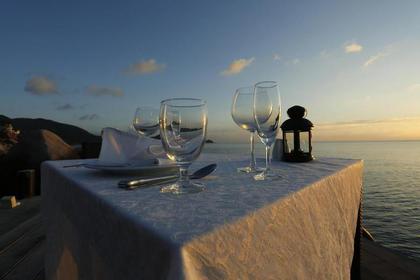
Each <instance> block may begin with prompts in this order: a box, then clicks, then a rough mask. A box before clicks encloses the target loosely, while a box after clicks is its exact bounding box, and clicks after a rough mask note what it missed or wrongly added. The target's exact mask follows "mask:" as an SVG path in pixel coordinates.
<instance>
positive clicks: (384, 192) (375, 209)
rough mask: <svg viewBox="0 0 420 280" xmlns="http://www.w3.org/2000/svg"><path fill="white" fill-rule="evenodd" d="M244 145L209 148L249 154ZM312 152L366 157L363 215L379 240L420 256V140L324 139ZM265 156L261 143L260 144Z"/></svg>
mask: <svg viewBox="0 0 420 280" xmlns="http://www.w3.org/2000/svg"><path fill="white" fill-rule="evenodd" d="M248 149H249V148H248V145H244V144H208V145H206V148H205V150H206V151H207V152H226V153H236V154H246V153H248ZM314 154H315V155H316V156H326V157H345V158H360V159H363V160H364V163H365V169H364V198H363V219H364V221H363V222H364V227H366V228H367V229H368V230H369V231H370V232H371V233H372V235H373V236H374V238H375V239H376V241H377V242H379V243H381V244H382V245H384V246H386V247H389V248H393V249H395V250H397V251H399V252H400V253H401V254H404V255H406V256H409V257H411V258H413V259H416V260H420V142H323V143H315V144H314ZM257 155H258V156H259V157H260V156H261V157H262V156H263V146H262V145H258V146H257Z"/></svg>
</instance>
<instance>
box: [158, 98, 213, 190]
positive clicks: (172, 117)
mask: <svg viewBox="0 0 420 280" xmlns="http://www.w3.org/2000/svg"><path fill="white" fill-rule="evenodd" d="M159 123H160V135H161V140H162V145H163V148H164V149H165V152H166V154H167V156H168V157H169V158H170V159H172V160H175V161H176V163H177V165H178V166H179V179H178V181H177V182H176V183H173V184H170V185H167V186H164V187H162V188H161V192H170V193H174V194H185V193H196V192H200V191H202V190H204V185H203V184H202V183H197V182H194V183H193V182H190V180H189V177H188V167H189V166H190V165H191V163H192V161H194V160H195V159H197V157H198V156H199V155H200V153H201V150H202V149H203V146H204V143H205V140H206V133H207V106H206V102H205V101H203V100H200V99H194V98H173V99H167V100H164V101H162V102H161V106H160V119H159Z"/></svg>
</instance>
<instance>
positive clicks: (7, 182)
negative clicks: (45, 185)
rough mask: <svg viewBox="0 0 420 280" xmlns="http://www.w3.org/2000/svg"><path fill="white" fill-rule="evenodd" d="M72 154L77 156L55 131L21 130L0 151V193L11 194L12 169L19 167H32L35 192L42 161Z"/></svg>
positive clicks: (13, 171) (14, 187)
mask: <svg viewBox="0 0 420 280" xmlns="http://www.w3.org/2000/svg"><path fill="white" fill-rule="evenodd" d="M76 136H77V135H76ZM4 142H5V141H3V143H4ZM0 146H4V144H3V145H2V143H0ZM75 158H79V155H78V154H77V153H76V151H75V150H74V149H73V148H72V147H71V146H70V145H68V144H67V143H66V142H64V141H63V139H61V138H60V137H59V136H58V135H56V134H55V133H53V132H51V131H48V130H44V129H38V130H33V129H32V130H27V131H22V133H20V134H19V137H18V141H17V142H16V143H14V144H13V145H9V146H8V147H7V150H6V151H5V152H4V153H3V154H0V179H1V187H0V196H3V195H6V194H15V191H16V184H17V182H16V173H17V171H19V170H23V169H35V171H36V178H37V181H38V184H37V190H36V192H37V193H39V178H40V176H39V170H40V164H41V163H42V162H43V161H45V160H60V159H75Z"/></svg>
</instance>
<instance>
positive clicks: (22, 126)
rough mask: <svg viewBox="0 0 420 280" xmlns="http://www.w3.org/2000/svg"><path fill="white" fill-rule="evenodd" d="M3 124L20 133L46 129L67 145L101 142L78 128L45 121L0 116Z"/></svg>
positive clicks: (99, 138) (98, 137) (0, 121)
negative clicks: (9, 124)
mask: <svg viewBox="0 0 420 280" xmlns="http://www.w3.org/2000/svg"><path fill="white" fill-rule="evenodd" d="M3 123H11V124H12V126H13V127H14V128H16V129H19V130H21V131H27V130H33V129H46V130H49V131H52V132H54V133H55V134H57V135H58V136H60V137H61V138H62V139H63V140H64V141H65V142H66V143H67V144H69V145H76V144H81V143H82V142H100V141H101V137H100V136H96V135H93V134H91V133H89V132H87V131H86V130H84V129H82V128H80V127H77V126H74V125H70V124H65V123H60V122H56V121H51V120H46V119H29V118H15V119H11V118H8V117H6V116H3V115H0V124H3Z"/></svg>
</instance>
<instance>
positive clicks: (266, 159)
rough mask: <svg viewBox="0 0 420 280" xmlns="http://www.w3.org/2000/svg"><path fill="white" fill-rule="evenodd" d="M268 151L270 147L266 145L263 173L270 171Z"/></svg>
mask: <svg viewBox="0 0 420 280" xmlns="http://www.w3.org/2000/svg"><path fill="white" fill-rule="evenodd" d="M270 151H271V146H268V145H266V146H265V173H268V172H269V171H270V164H271V158H270Z"/></svg>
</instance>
